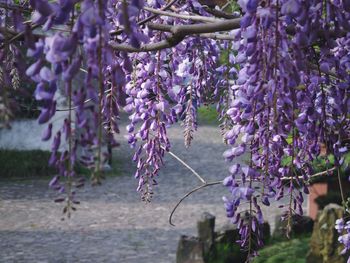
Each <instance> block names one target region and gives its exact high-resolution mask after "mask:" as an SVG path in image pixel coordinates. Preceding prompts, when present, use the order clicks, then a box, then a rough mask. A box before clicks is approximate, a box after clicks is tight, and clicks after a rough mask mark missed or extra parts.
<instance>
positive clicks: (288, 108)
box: [224, 0, 349, 246]
mask: <svg viewBox="0 0 350 263" xmlns="http://www.w3.org/2000/svg"><path fill="white" fill-rule="evenodd" d="M239 3H240V5H241V8H242V10H243V12H244V16H243V17H242V20H241V29H240V31H239V33H238V34H237V35H236V38H237V43H238V44H239V47H238V55H237V56H236V57H235V63H236V64H238V65H240V70H239V73H238V76H237V80H236V84H235V85H234V86H232V87H231V88H232V91H233V93H234V95H233V97H234V99H233V101H232V102H231V104H230V107H229V109H228V110H227V112H226V114H227V116H229V117H230V119H231V122H232V128H231V129H230V130H228V131H227V132H226V133H225V135H224V136H225V140H226V141H227V142H228V143H229V144H231V145H233V147H232V148H231V149H229V150H227V151H226V152H225V153H224V157H225V158H226V159H227V160H232V159H234V158H236V157H238V156H241V155H243V154H248V155H249V156H250V165H249V167H238V166H237V165H233V166H232V168H231V169H230V170H231V176H230V177H229V178H227V179H226V180H225V182H231V180H233V181H234V182H235V183H234V187H233V186H232V184H231V183H228V184H227V183H226V185H227V186H228V187H229V189H230V192H231V196H230V198H226V199H225V200H226V201H225V203H226V209H227V212H228V215H229V216H231V217H232V218H233V220H232V221H233V222H234V223H237V222H242V223H241V224H240V226H241V227H242V228H241V233H242V235H241V241H242V244H244V245H245V246H246V245H247V244H246V243H247V241H246V240H247V239H250V235H251V234H250V233H249V232H246V231H245V229H246V227H245V226H243V225H244V224H243V223H244V222H245V221H244V219H238V220H237V218H239V215H240V214H241V215H242V214H243V212H235V216H234V217H233V213H232V211H236V210H237V206H238V204H239V203H240V200H241V199H242V196H243V197H244V198H245V199H246V200H247V201H248V203H249V204H250V205H249V207H250V209H249V211H248V212H249V214H250V216H251V217H252V216H254V214H257V213H258V211H257V210H258V209H257V208H256V205H255V202H256V201H254V200H259V201H260V202H261V203H262V204H264V205H269V204H270V201H269V200H270V199H272V198H275V199H276V200H280V199H282V198H283V197H285V196H286V197H288V199H289V202H288V203H287V204H286V205H282V206H281V207H282V208H283V209H285V219H286V220H287V221H288V224H287V225H288V226H289V227H290V218H291V216H292V215H293V214H294V213H298V214H302V213H303V211H302V202H303V200H304V198H303V193H302V192H304V193H308V189H307V184H306V183H307V181H308V176H309V174H311V173H312V167H311V166H310V164H311V163H312V161H313V160H314V159H315V158H316V157H317V156H318V155H319V153H320V144H321V143H322V144H325V145H327V151H328V153H329V154H334V155H335V157H336V160H337V161H338V162H336V165H338V166H340V165H341V164H342V156H343V154H344V153H345V152H346V151H347V149H346V147H345V148H344V147H343V144H344V143H343V140H344V139H345V138H349V129H348V127H349V119H348V117H347V115H348V113H349V107H348V103H349V91H348V90H347V89H346V88H345V86H346V85H347V84H345V83H346V82H347V80H346V79H347V78H348V75H347V74H343V73H344V72H345V71H344V70H345V68H346V67H347V66H348V64H347V62H346V61H347V52H345V51H344V50H347V49H346V45H345V48H344V44H345V42H344V38H343V37H340V38H338V39H337V40H336V41H333V42H332V41H331V39H329V38H327V39H329V42H326V43H325V44H324V45H322V47H321V50H320V52H317V51H315V50H314V46H313V45H314V44H315V43H317V41H319V39H322V38H323V37H324V36H327V34H330V33H329V32H330V31H331V32H332V33H334V34H336V35H337V36H342V34H343V33H342V32H343V30H346V28H347V22H346V17H348V16H349V14H348V13H344V12H343V11H342V10H343V9H346V7H347V3H345V2H344V3H340V2H339V3H335V2H327V3H324V2H322V1H296V0H287V1H284V0H275V1H269V2H264V3H260V2H259V1H253V0H248V1H239ZM322 10H327V14H328V13H329V16H326V17H324V16H323V15H322V14H321V12H322ZM334 20H338V21H342V22H341V23H334V24H332V23H331V22H330V21H334ZM306 32H311V34H309V33H306ZM323 34H324V35H323ZM340 43H342V44H340ZM340 61H344V62H343V63H341V62H340ZM339 62H340V63H341V64H338V63H339ZM331 72H333V73H334V74H331ZM344 81H345V82H344ZM256 188H259V191H256V190H254V191H253V189H256ZM237 189H239V190H237ZM237 193H239V194H237ZM254 198H255V199H254ZM227 204H229V205H227ZM254 207H255V208H254ZM232 208H233V210H232ZM252 208H253V209H252ZM237 211H238V210H237ZM241 217H242V216H241ZM261 217H262V216H261ZM257 222H259V223H261V222H262V220H257ZM248 223H249V224H250V225H248V228H250V229H251V228H252V224H253V220H250V221H249V222H248ZM287 231H288V229H287Z"/></svg>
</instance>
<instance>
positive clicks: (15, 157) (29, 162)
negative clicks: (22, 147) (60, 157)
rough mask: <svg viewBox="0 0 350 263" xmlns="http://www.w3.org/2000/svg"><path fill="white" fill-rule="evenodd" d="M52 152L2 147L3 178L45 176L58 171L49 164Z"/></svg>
mask: <svg viewBox="0 0 350 263" xmlns="http://www.w3.org/2000/svg"><path fill="white" fill-rule="evenodd" d="M49 159H50V152H47V151H41V150H31V151H18V150H4V149H0V167H1V177H2V178H19V177H22V178H23V177H37V176H40V177H44V176H51V175H53V174H55V173H56V169H55V168H53V167H50V166H49V165H48V162H49Z"/></svg>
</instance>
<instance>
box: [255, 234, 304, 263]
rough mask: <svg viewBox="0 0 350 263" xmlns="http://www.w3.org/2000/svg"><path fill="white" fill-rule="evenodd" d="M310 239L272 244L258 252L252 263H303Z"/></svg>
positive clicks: (296, 239) (297, 239)
mask: <svg viewBox="0 0 350 263" xmlns="http://www.w3.org/2000/svg"><path fill="white" fill-rule="evenodd" d="M309 242H310V237H300V238H295V239H291V240H288V241H283V242H274V243H273V244H272V245H269V246H267V247H265V248H263V249H261V250H260V251H259V256H258V257H257V258H255V259H254V260H253V263H305V259H306V255H307V253H308V251H309Z"/></svg>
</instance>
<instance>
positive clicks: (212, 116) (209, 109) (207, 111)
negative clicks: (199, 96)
mask: <svg viewBox="0 0 350 263" xmlns="http://www.w3.org/2000/svg"><path fill="white" fill-rule="evenodd" d="M197 113H198V124H200V125H201V124H202V125H203V124H204V125H218V124H219V115H218V112H217V111H216V109H215V107H214V106H213V105H210V106H202V107H200V108H198V111H197Z"/></svg>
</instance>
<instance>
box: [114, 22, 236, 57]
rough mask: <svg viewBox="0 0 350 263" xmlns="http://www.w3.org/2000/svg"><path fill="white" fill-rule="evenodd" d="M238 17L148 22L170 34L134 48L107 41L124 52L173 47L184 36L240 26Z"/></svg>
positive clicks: (115, 48) (150, 26) (154, 27)
mask: <svg viewBox="0 0 350 263" xmlns="http://www.w3.org/2000/svg"><path fill="white" fill-rule="evenodd" d="M240 21H241V19H240V18H235V19H229V20H224V21H218V22H215V23H211V24H206V23H200V24H193V25H175V26H172V25H164V24H149V25H148V27H149V28H150V29H153V30H158V31H163V32H170V33H172V36H170V37H168V38H167V39H165V40H162V41H159V42H157V43H152V44H146V45H143V46H141V47H140V48H134V47H132V46H131V45H127V44H117V43H116V42H114V41H111V42H110V43H109V45H110V47H111V48H112V49H114V50H117V51H126V52H148V51H157V50H161V49H165V48H170V47H174V46H176V45H177V44H179V43H180V42H181V41H182V40H183V39H184V38H185V37H186V36H188V35H193V34H207V33H216V32H222V31H230V30H234V29H239V28H240Z"/></svg>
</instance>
